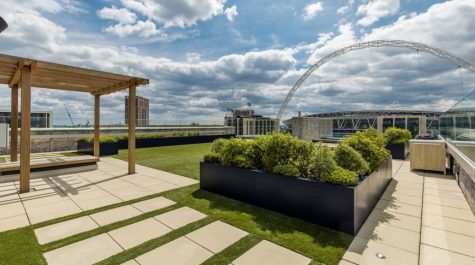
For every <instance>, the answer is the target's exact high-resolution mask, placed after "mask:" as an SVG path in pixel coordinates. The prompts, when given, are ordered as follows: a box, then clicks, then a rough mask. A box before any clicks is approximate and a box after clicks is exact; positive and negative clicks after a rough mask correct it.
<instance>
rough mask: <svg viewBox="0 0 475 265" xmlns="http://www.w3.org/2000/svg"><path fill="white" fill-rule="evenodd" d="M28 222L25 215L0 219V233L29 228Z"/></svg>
mask: <svg viewBox="0 0 475 265" xmlns="http://www.w3.org/2000/svg"><path fill="white" fill-rule="evenodd" d="M29 225H30V222H29V221H28V217H27V216H26V214H21V215H16V216H11V217H7V218H2V219H0V232H3V231H7V230H11V229H16V228H20V227H24V226H29Z"/></svg>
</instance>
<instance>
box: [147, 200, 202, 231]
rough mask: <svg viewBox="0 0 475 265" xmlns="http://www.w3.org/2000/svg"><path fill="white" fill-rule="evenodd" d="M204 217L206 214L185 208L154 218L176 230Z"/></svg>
mask: <svg viewBox="0 0 475 265" xmlns="http://www.w3.org/2000/svg"><path fill="white" fill-rule="evenodd" d="M205 217H206V214H203V213H200V212H198V211H197V210H194V209H191V208H189V207H186V206H185V207H181V208H178V209H175V210H173V211H169V212H166V213H162V214H160V215H157V216H155V217H154V218H155V219H156V220H158V221H160V222H161V223H163V224H165V225H167V226H168V227H170V228H172V229H177V228H179V227H182V226H185V225H187V224H190V223H193V222H196V221H198V220H200V219H203V218H205Z"/></svg>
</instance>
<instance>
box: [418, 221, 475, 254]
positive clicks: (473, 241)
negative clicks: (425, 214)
mask: <svg viewBox="0 0 475 265" xmlns="http://www.w3.org/2000/svg"><path fill="white" fill-rule="evenodd" d="M421 242H422V243H423V244H426V245H430V246H434V247H438V248H441V249H445V250H449V251H451V252H456V253H459V254H463V255H467V256H471V257H475V247H474V246H475V238H474V237H470V236H466V235H461V234H456V233H452V232H447V231H443V230H439V229H435V228H431V227H427V226H423V227H422V238H421Z"/></svg>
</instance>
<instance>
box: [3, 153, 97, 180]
mask: <svg viewBox="0 0 475 265" xmlns="http://www.w3.org/2000/svg"><path fill="white" fill-rule="evenodd" d="M97 161H99V158H98V157H94V156H88V155H84V156H72V157H50V158H41V159H32V160H31V169H32V170H33V171H34V170H35V169H36V170H39V169H55V168H60V167H67V166H74V165H84V164H90V163H96V162H97ZM19 170H20V162H19V161H15V162H6V163H0V175H2V174H5V173H15V172H18V171H19Z"/></svg>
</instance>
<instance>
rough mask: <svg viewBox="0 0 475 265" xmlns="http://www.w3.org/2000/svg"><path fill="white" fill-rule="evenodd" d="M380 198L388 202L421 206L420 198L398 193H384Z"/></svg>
mask: <svg viewBox="0 0 475 265" xmlns="http://www.w3.org/2000/svg"><path fill="white" fill-rule="evenodd" d="M382 198H383V199H385V200H388V201H393V202H398V203H405V204H410V205H415V206H422V196H421V197H417V196H412V195H406V194H401V193H399V192H385V193H383V195H382Z"/></svg>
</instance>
